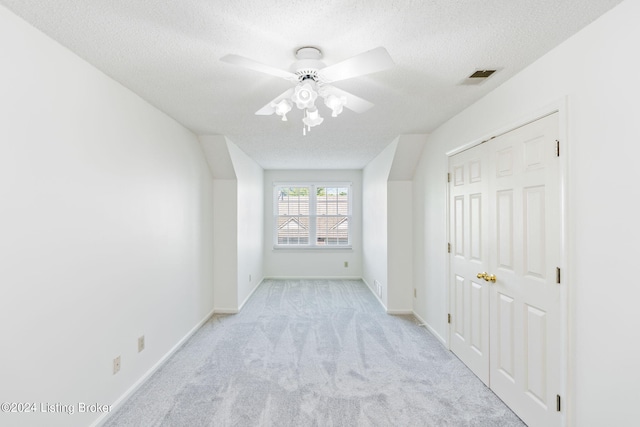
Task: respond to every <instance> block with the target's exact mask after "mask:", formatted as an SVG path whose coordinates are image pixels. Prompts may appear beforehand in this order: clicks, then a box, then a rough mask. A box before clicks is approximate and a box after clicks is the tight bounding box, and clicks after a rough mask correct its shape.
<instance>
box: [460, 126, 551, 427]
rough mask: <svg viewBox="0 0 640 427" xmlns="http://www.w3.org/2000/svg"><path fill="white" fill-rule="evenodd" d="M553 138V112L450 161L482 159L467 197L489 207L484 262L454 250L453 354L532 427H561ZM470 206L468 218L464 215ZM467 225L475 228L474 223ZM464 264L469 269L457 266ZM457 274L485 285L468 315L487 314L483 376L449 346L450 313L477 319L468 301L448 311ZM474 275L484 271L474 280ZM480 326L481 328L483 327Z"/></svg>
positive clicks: (474, 284) (476, 284)
mask: <svg viewBox="0 0 640 427" xmlns="http://www.w3.org/2000/svg"><path fill="white" fill-rule="evenodd" d="M557 139H558V114H552V115H550V116H547V117H545V118H542V119H540V120H537V121H535V122H533V123H530V124H528V125H526V126H523V127H520V128H518V129H515V130H513V131H511V132H509V133H506V134H504V135H501V136H499V137H496V138H494V139H492V140H490V141H488V142H486V143H484V144H482V145H480V146H477V147H474V148H473V149H471V150H467V151H466V152H463V153H460V154H458V155H456V156H453V158H458V156H461V157H460V158H461V159H462V158H469V159H473V158H477V159H481V160H482V162H481V166H480V169H481V170H485V172H484V173H483V174H481V177H482V181H486V188H487V191H486V193H485V192H484V190H482V192H481V194H482V195H481V196H477V195H476V193H475V192H471V195H470V196H469V199H470V200H471V197H472V196H474V197H477V198H479V199H480V200H482V202H483V203H482V206H483V207H482V208H480V209H481V210H480V212H485V211H483V210H482V209H483V208H484V207H486V208H487V211H486V213H485V215H483V217H482V219H485V221H483V222H482V224H485V225H486V227H488V231H487V232H486V234H484V230H486V229H487V228H484V225H483V226H482V227H480V228H479V229H480V230H481V232H482V233H483V234H481V236H487V237H486V239H484V242H483V243H486V252H483V251H482V250H484V248H485V246H482V245H480V248H481V252H480V253H481V254H486V255H484V257H481V258H482V262H474V259H473V257H466V258H468V259H466V260H465V261H462V258H461V257H459V256H458V255H456V252H455V249H453V250H452V254H451V266H452V274H451V276H452V286H451V289H450V298H451V302H452V303H451V305H452V310H453V312H452V326H451V349H452V351H454V352H455V353H456V355H458V357H460V359H461V360H462V361H463V362H465V363H466V364H467V365H468V366H469V367H470V368H471V369H472V370H473V371H474V372H475V373H476V374H477V375H478V376H479V377H480V378H481V379H482V380H483V381H484V382H485V383H487V384H488V385H489V386H490V387H491V389H492V390H493V391H494V392H495V393H496V394H497V395H498V396H499V397H500V398H501V399H502V400H503V401H504V402H505V403H506V404H507V405H509V407H510V408H511V409H512V410H513V411H514V412H515V413H516V414H517V415H518V416H519V417H520V418H522V420H523V421H524V422H525V423H527V424H528V425H529V426H530V427H536V426H545V427H547V426H559V425H560V424H561V421H562V420H561V415H560V414H561V413H560V412H558V411H557V400H556V397H557V395H559V394H560V390H561V386H562V384H561V378H560V375H561V363H562V360H561V355H562V349H561V329H562V324H561V301H560V285H559V284H558V283H557V270H556V269H557V268H558V267H559V266H560V244H561V210H560V173H559V171H560V167H559V159H558V157H557V151H556V150H557V147H556V144H557ZM476 152H477V153H476ZM453 158H452V160H451V166H452V168H451V171H452V177H453V178H452V181H453V182H452V184H453V185H452V186H451V200H452V206H451V211H452V217H451V221H452V222H451V229H452V234H451V235H452V240H453V242H452V247H453V248H455V246H456V241H455V236H456V232H457V230H456V222H455V218H454V215H456V213H455V212H456V209H458V208H457V207H455V203H456V202H455V200H456V194H457V193H456V190H455V188H456V186H455V172H454V170H455V167H456V164H459V163H461V162H458V161H457V160H453ZM485 201H486V203H484V202H485ZM485 205H486V206H485ZM458 210H459V209H458ZM472 210H473V208H471V209H470V213H469V214H468V215H470V216H471V217H473V213H471V211H472ZM463 224H464V221H463ZM468 224H469V225H468V227H471V228H472V227H473V223H472V222H469V223H468ZM463 231H464V230H463ZM461 242H463V243H464V242H465V240H464V238H463V239H462V240H461ZM471 250H473V249H471ZM462 263H466V264H467V267H463V266H461V265H458V264H462ZM464 268H466V270H464ZM473 268H477V271H474V270H473ZM459 271H464V274H465V277H466V278H468V279H467V281H468V283H469V285H467V286H466V287H467V289H470V290H471V292H473V291H472V289H473V288H474V287H475V288H477V289H482V290H484V289H487V291H486V292H488V294H489V298H488V302H487V304H486V306H485V305H483V306H482V307H481V308H480V309H475V312H476V313H477V312H484V311H485V310H486V311H487V312H488V313H489V322H488V327H487V329H488V331H487V333H488V336H489V354H488V357H487V360H488V363H489V368H488V371H489V372H488V375H487V374H485V371H484V368H481V369H478V368H476V366H475V365H474V364H473V363H467V360H468V359H469V356H468V355H467V354H466V353H469V351H467V350H466V349H462V350H461V349H460V346H459V345H456V346H454V343H455V342H456V339H457V332H456V323H455V322H456V321H455V317H460V316H463V317H473V316H474V306H473V302H472V303H471V304H468V305H465V304H459V305H458V306H456V307H455V309H454V305H455V303H456V301H457V298H458V296H457V294H456V293H455V291H457V290H455V291H454V290H453V287H455V286H454V285H453V283H455V282H456V281H457V280H459V279H458V277H459V276H460V277H462V274H460V273H458V272H459ZM474 273H475V276H474ZM478 273H480V274H482V273H486V274H487V275H486V277H485V278H484V279H482V280H478V279H475V280H474V279H473V277H477V274H478ZM472 276H473V277H472ZM494 280H495V282H494ZM479 282H482V284H480V283H479ZM471 300H472V299H471ZM481 301H483V302H484V300H481ZM462 321H463V322H464V320H462ZM474 321H477V320H476V319H474V320H472V322H474ZM481 325H482V326H481V327H482V328H485V326H484V325H485V323H481ZM471 327H472V332H471V333H472V334H473V326H471ZM482 334H483V332H481V333H480V335H482ZM458 341H461V340H460V339H458Z"/></svg>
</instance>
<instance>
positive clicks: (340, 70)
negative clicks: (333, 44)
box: [220, 46, 395, 135]
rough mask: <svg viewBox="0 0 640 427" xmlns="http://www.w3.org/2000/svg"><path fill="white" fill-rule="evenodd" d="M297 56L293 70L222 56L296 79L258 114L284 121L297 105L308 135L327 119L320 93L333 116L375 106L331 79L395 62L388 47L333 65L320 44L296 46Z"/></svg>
mask: <svg viewBox="0 0 640 427" xmlns="http://www.w3.org/2000/svg"><path fill="white" fill-rule="evenodd" d="M295 56H296V59H297V61H296V62H294V63H293V64H292V65H291V68H290V70H291V71H285V70H281V69H279V68H275V67H271V66H269V65H265V64H262V63H260V62H257V61H254V60H253V59H249V58H245V57H243V56H239V55H226V56H223V57H222V58H220V60H221V61H223V62H226V63H228V64H233V65H239V66H241V67H245V68H249V69H251V70H254V71H259V72H262V73H266V74H270V75H272V76H276V77H280V78H283V79H285V80H289V81H290V82H292V83H293V84H294V86H293V87H291V88H289V89H287V90H286V91H285V92H283V93H281V94H280V95H278V96H277V97H276V98H274V99H273V100H272V101H271V102H269V103H268V104H267V105H265V106H264V107H262V108H261V109H259V110H258V111H256V114H257V115H266V116H268V115H271V114H274V113H275V114H277V115H278V116H280V117H282V120H283V121H287V113H288V112H289V111H291V109H292V107H293V105H295V106H296V107H297V108H298V109H300V110H303V113H304V117H303V119H302V122H303V123H304V127H303V131H302V132H303V134H304V135H306V133H307V131H310V130H311V128H312V127H314V126H317V125H319V124H320V123H322V121H323V120H324V119H323V118H322V117H321V116H320V113H319V112H318V108H317V107H316V105H315V102H316V100H317V99H318V97H320V98H321V99H322V100H324V104H325V105H326V106H327V107H328V108H330V109H331V111H332V114H331V115H332V117H337V116H338V114H340V113H341V112H342V110H343V108H348V109H349V110H352V111H355V112H356V113H363V112H365V111H367V110H368V109H370V108H371V107H373V104H372V103H371V102H369V101H367V100H365V99H362V98H360V97H358V96H356V95H353V94H351V93H349V92H346V91H344V90H342V89H338V88H337V87H335V86H332V85H331V83H334V82H337V81H341V80H346V79H350V78H353V77H359V76H363V75H366V74H371V73H375V72H378V71H383V70H386V69H389V68H391V67H393V66H394V65H395V64H394V62H393V60H392V59H391V56H389V53H388V52H387V50H386V49H385V48H384V47H378V48H375V49H372V50H369V51H366V52H363V53H361V54H358V55H356V56H352V57H351V58H348V59H346V60H344V61H341V62H338V63H337V64H333V65H329V66H327V65H325V63H324V62H322V61H321V60H320V59H321V58H322V51H320V49H318V48H317V47H312V46H307V47H301V48H299V49H297V50H296V53H295Z"/></svg>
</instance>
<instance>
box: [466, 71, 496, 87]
mask: <svg viewBox="0 0 640 427" xmlns="http://www.w3.org/2000/svg"><path fill="white" fill-rule="evenodd" d="M496 71H497V70H476V71H474V72H473V74H471V75H470V76H469V77H467V78H466V79H464V80H463V81H462V84H464V85H477V84H480V83H482V82H484V81H485V80H487V79H488V78H489V77H490V76H491V75H493V73H495V72H496Z"/></svg>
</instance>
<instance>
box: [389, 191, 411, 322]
mask: <svg viewBox="0 0 640 427" xmlns="http://www.w3.org/2000/svg"><path fill="white" fill-rule="evenodd" d="M412 189H413V185H412V182H411V181H389V182H388V183H387V203H388V204H387V206H388V212H387V218H388V222H387V245H388V249H387V256H388V259H387V265H388V267H387V270H388V278H387V280H388V294H387V301H388V305H387V311H388V312H389V313H411V312H412V311H413V227H412V224H413V203H412V198H413V191H412Z"/></svg>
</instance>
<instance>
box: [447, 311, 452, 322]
mask: <svg viewBox="0 0 640 427" xmlns="http://www.w3.org/2000/svg"><path fill="white" fill-rule="evenodd" d="M447 323H451V313H448V314H447Z"/></svg>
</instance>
